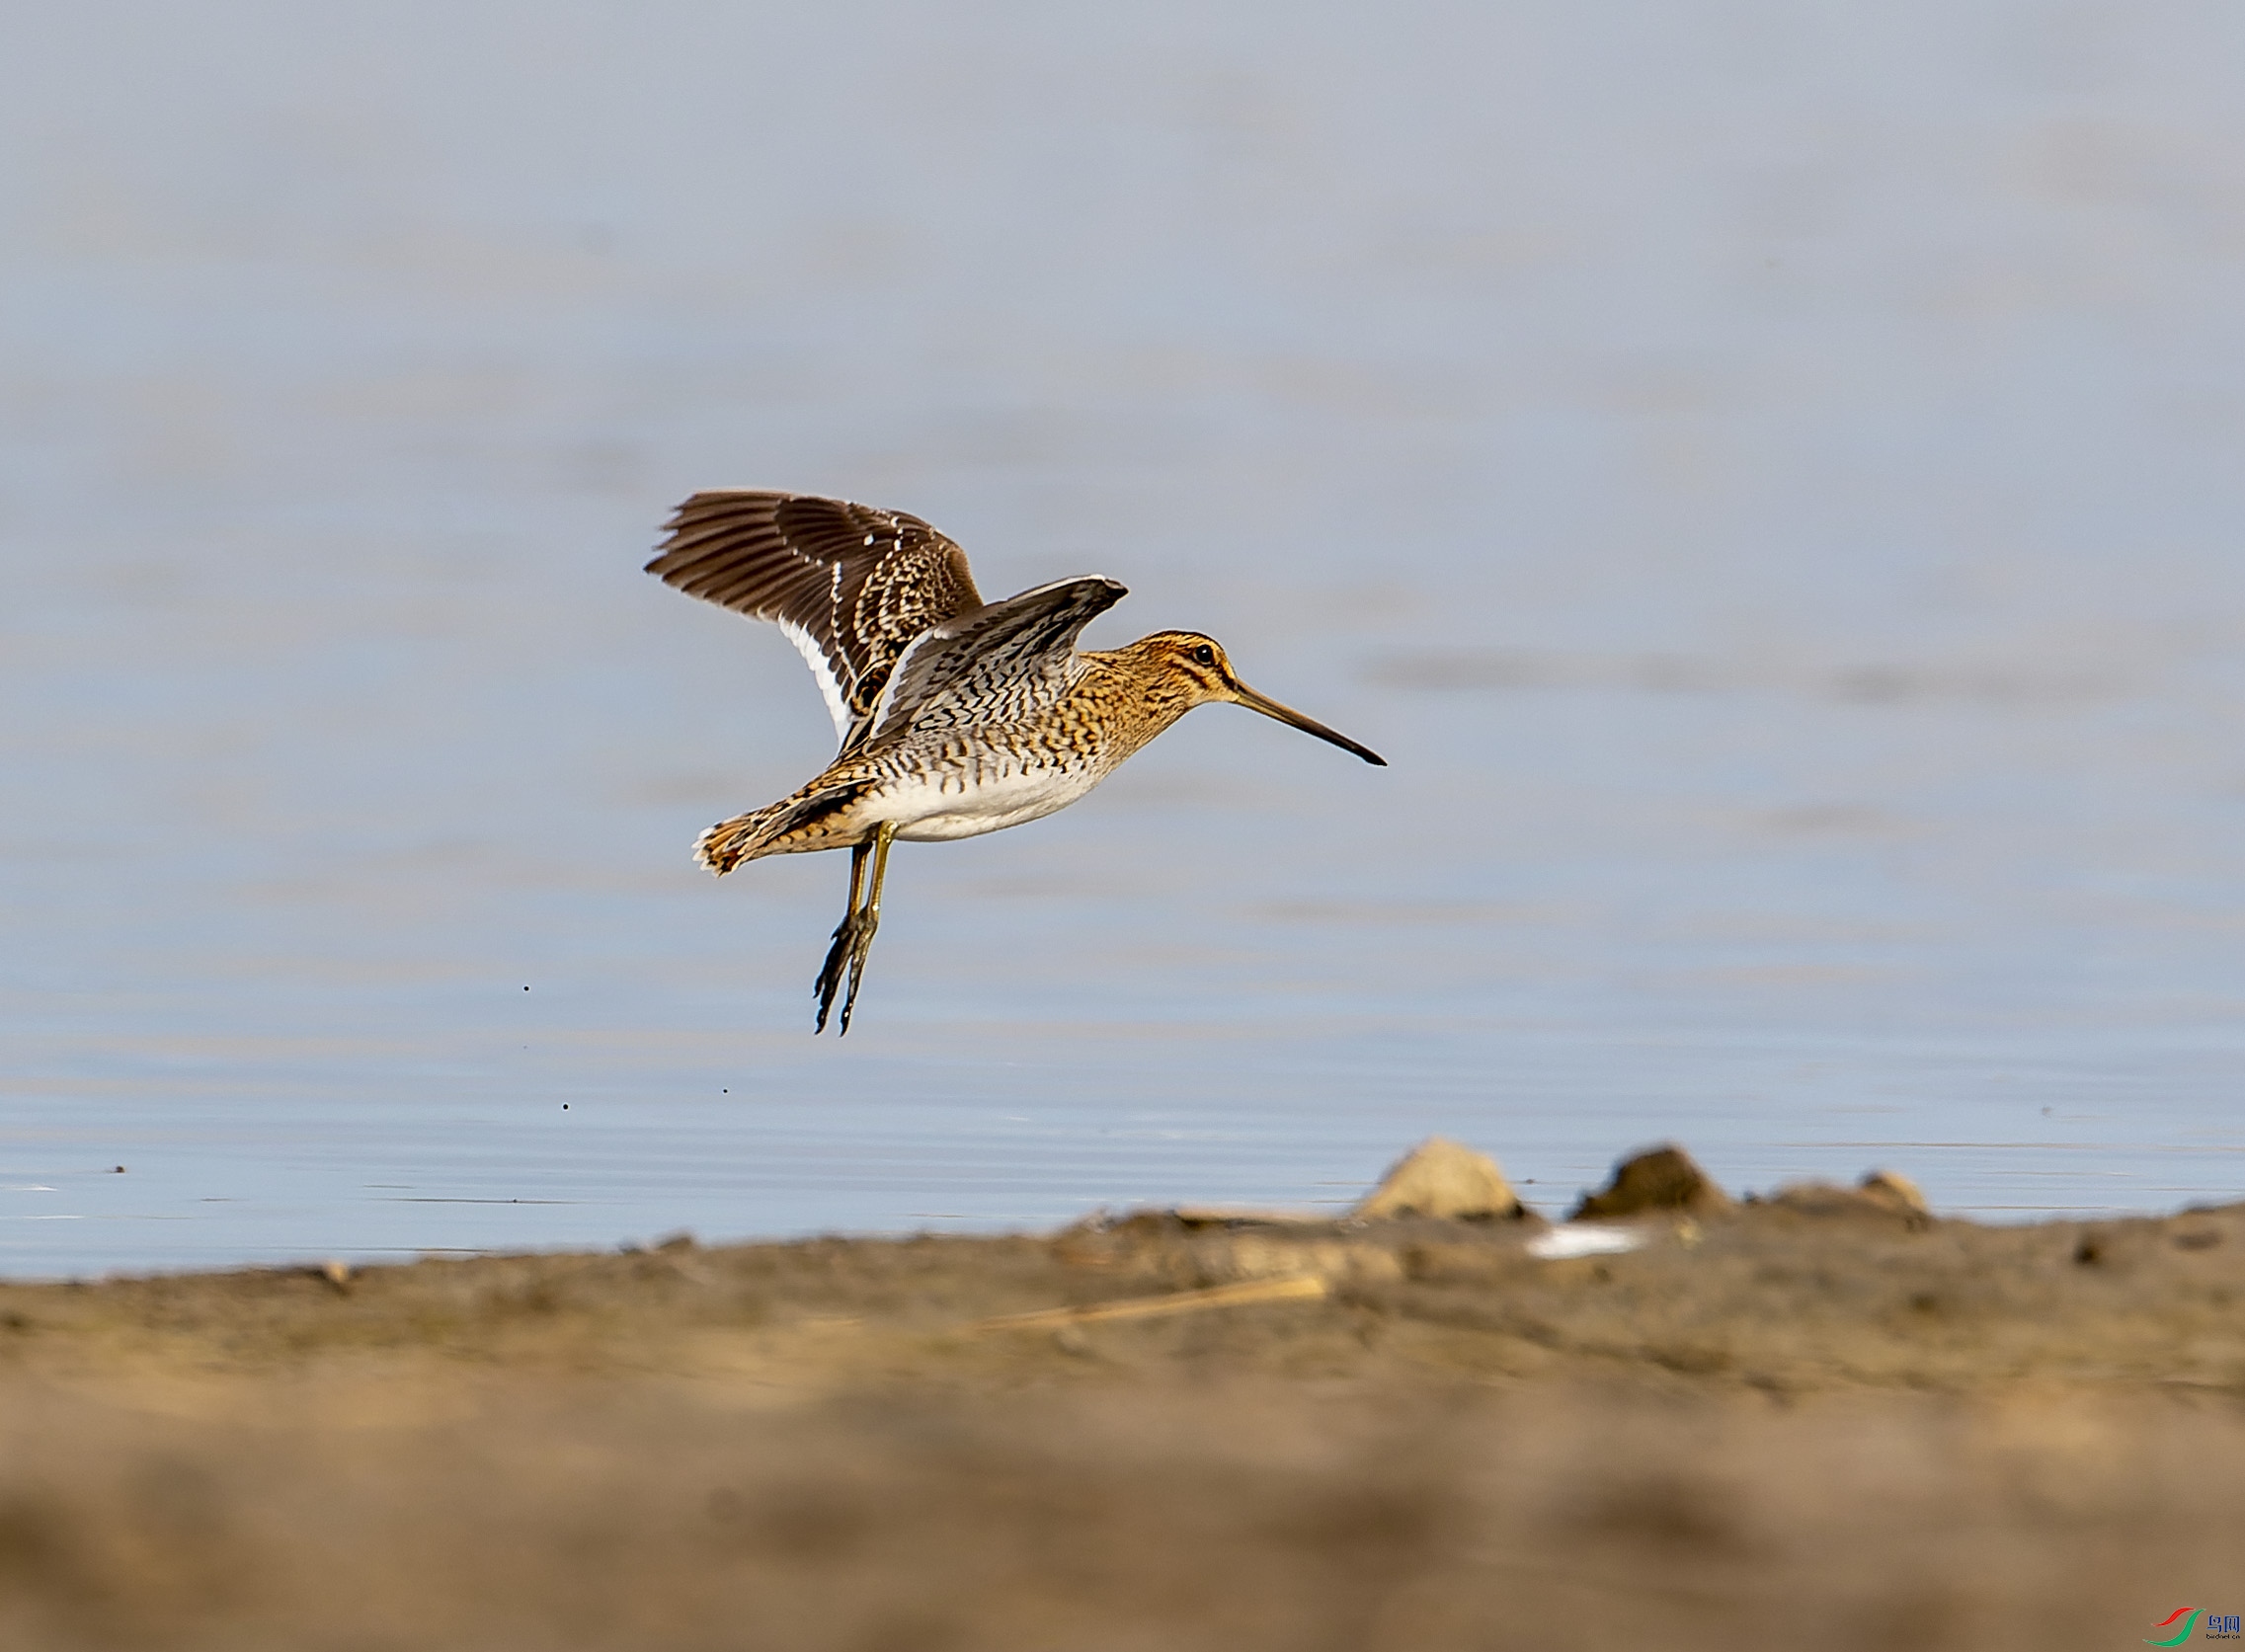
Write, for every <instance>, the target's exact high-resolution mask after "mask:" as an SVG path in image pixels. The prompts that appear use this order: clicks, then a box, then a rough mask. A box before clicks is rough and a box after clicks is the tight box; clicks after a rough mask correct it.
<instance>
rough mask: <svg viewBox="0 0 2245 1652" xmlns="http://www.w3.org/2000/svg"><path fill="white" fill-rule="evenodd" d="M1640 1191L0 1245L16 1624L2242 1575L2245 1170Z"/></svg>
mask: <svg viewBox="0 0 2245 1652" xmlns="http://www.w3.org/2000/svg"><path fill="white" fill-rule="evenodd" d="M1612 1226H1613V1227H1615V1228H1616V1229H1617V1230H1621V1231H1626V1232H1627V1233H1628V1234H1630V1235H1631V1236H1632V1237H1633V1239H1634V1240H1635V1241H1636V1243H1637V1248H1635V1249H1632V1250H1629V1251H1627V1252H1619V1253H1614V1254H1600V1255H1578V1256H1572V1257H1566V1256H1561V1257H1552V1256H1540V1255H1537V1254H1535V1249H1534V1245H1533V1241H1534V1240H1536V1238H1537V1237H1538V1235H1539V1234H1541V1233H1544V1232H1545V1231H1546V1229H1544V1228H1543V1227H1542V1225H1541V1224H1540V1223H1536V1222H1534V1221H1532V1220H1531V1221H1518V1220H1504V1219H1496V1220H1478V1221H1466V1220H1438V1219H1421V1218H1403V1219H1391V1220H1381V1221H1366V1222H1360V1223H1331V1222H1269V1221H1260V1220H1255V1219H1219V1218H1208V1219H1195V1220H1187V1219H1180V1218H1179V1217H1178V1216H1177V1215H1176V1214H1174V1213H1145V1214H1140V1215H1137V1216H1134V1217H1130V1218H1127V1219H1118V1220H1113V1221H1108V1222H1103V1223H1095V1224H1084V1225H1080V1226H1077V1227H1073V1228H1070V1229H1066V1230H1064V1231H1062V1232H1059V1233H1054V1234H1048V1235H1037V1236H1015V1237H995V1238H962V1237H950V1236H944V1237H922V1238H911V1239H899V1240H888V1239H882V1240H871V1239H843V1238H831V1239H819V1240H812V1241H807V1242H801V1243H789V1244H744V1245H726V1246H702V1245H698V1244H695V1243H693V1242H692V1241H690V1240H686V1239H680V1240H676V1241H673V1242H671V1243H668V1244H666V1245H664V1246H661V1247H658V1248H655V1249H650V1250H644V1251H637V1252H628V1253H610V1254H570V1255H540V1256H521V1257H492V1258H481V1259H470V1260H428V1261H422V1262H418V1263H413V1264H409V1265H400V1266H394V1267H375V1268H368V1269H364V1270H361V1271H357V1272H348V1271H345V1270H342V1269H332V1270H327V1271H322V1270H319V1269H286V1270H253V1271H243V1272H233V1273H219V1274H202V1275H191V1276H179V1277H167V1278H155V1279H140V1280H112V1281H107V1282H103V1283H98V1284H78V1285H38V1286H31V1285H13V1286H0V1645H5V1646H7V1647H19V1646H20V1647H55V1646H70V1647H74V1646H89V1647H92V1646H102V1647H140V1646H151V1647H152V1646H164V1647H205V1646H207V1647H212V1648H216V1647H226V1648H252V1647H264V1646H273V1647H281V1646H286V1647H320V1648H324V1647H335V1648H339V1649H341V1648H351V1649H360V1652H364V1649H374V1648H391V1647H396V1648H416V1649H425V1648H447V1647H461V1648H466V1647H478V1648H488V1647H517V1646H520V1647H524V1648H529V1647H556V1646H572V1647H575V1646H583V1647H635V1648H636V1647H682V1648H685V1647H712V1648H714V1647H732V1646H765V1645H769V1646H787V1647H806V1648H827V1647H835V1648H877V1647H897V1648H906V1647H913V1648H918V1647H951V1646H956V1647H962V1648H965V1647H977V1648H979V1647H1016V1646H1017V1647H1024V1648H1027V1647H1066V1648H1109V1647H1112V1648H1117V1649H1121V1648H1138V1647H1163V1648H1196V1647H1203V1646H1206V1647H1212V1648H1213V1647H1219V1646H1230V1647H1239V1646H1248V1647H1261V1646H1269V1647H1322V1646H1331V1647H1336V1648H1337V1647H1378V1648H1387V1647H1396V1648H1403V1647H1410V1648H1447V1647H1484V1646H1485V1647H1505V1646H1524V1645H1536V1646H1555V1647H1567V1646H1582V1647H1589V1646H1611V1645H1614V1644H1617V1643H1624V1644H1626V1643H1636V1644H1644V1645H1658V1646H1663V1647H1701V1646H1706V1647H1716V1646H1738V1645H1758V1644H1770V1645H1776V1644H1818V1645H1831V1646H1843V1647H1865V1648H1872V1647H1895V1648H1912V1649H1923V1648H1939V1647H1949V1646H1956V1647H1960V1648H1962V1647H1966V1646H1970V1647H1975V1648H1987V1647H2008V1646H2019V1647H2027V1646H2034V1647H2038V1648H2041V1647H2068V1646H2081V1647H2091V1646H2116V1645H2128V1644H2135V1643H2136V1641H2137V1639H2138V1637H2139V1636H2140V1634H2141V1631H2142V1628H2143V1626H2145V1625H2148V1624H2151V1623H2154V1622H2156V1621H2157V1620H2158V1619H2159V1618H2160V1617H2161V1616H2163V1615H2165V1613H2167V1612H2168V1611H2169V1610H2171V1609H2172V1608H2173V1607H2174V1606H2175V1605H2176V1604H2177V1603H2178V1602H2182V1601H2186V1600H2187V1601H2191V1602H2199V1601H2201V1599H2202V1598H2203V1599H2204V1601H2205V1604H2206V1605H2207V1606H2208V1607H2209V1609H2211V1608H2216V1607H2219V1608H2221V1609H2222V1610H2232V1609H2231V1608H2229V1607H2228V1606H2227V1604H2226V1603H2227V1602H2228V1601H2229V1600H2232V1599H2237V1600H2245V1566H2241V1565H2240V1563H2239V1561H2238V1558H2237V1557H2238V1556H2239V1555H2240V1554H2245V1495H2241V1490H2240V1488H2245V1206H2229V1207H2224V1208H2221V1209H2216V1210H2204V1211H2193V1212H2188V1213H2185V1214H2182V1215H2179V1216H2176V1217H2173V1218H2168V1219H2134V1220H2115V1221H2098V1222H2093V1223H2079V1222H2054V1223H2045V1224H2039V1225H2032V1226H2005V1227H1985V1226H1978V1225H1975V1224H1972V1223H1968V1222H1964V1221H1955V1220H1942V1219H1930V1218H1927V1217H1925V1216H1923V1215H1921V1214H1916V1213H1912V1212H1909V1211H1906V1210H1900V1209H1888V1208H1884V1207H1882V1206H1880V1205H1878V1204H1876V1203H1874V1202H1871V1201H1867V1200H1864V1199H1861V1198H1857V1197H1853V1196H1849V1195H1846V1194H1844V1193H1839V1192H1835V1193H1834V1196H1833V1197H1830V1198H1825V1199H1820V1200H1819V1199H1817V1198H1808V1199H1797V1200H1794V1201H1791V1202H1775V1203H1762V1204H1746V1205H1740V1206H1724V1207H1720V1208H1714V1209H1701V1210H1695V1211H1686V1210H1682V1209H1664V1210H1655V1211H1649V1212H1641V1213H1639V1214H1637V1215H1636V1216H1634V1217H1632V1218H1630V1219H1627V1220H1626V1221H1623V1222H1619V1223H1615V1224H1612ZM1547 1248H1548V1247H1547ZM2225 1590H2226V1591H2227V1592H2228V1593H2227V1595H2224V1593H2223V1592H2224V1591H2225ZM2170 1597H2172V1599H2170Z"/></svg>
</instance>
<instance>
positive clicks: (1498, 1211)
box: [1349, 1136, 1522, 1221]
mask: <svg viewBox="0 0 2245 1652" xmlns="http://www.w3.org/2000/svg"><path fill="white" fill-rule="evenodd" d="M1349 1214H1350V1215H1351V1216H1354V1217H1356V1218H1357V1219H1360V1220H1378V1219H1383V1218H1392V1217H1435V1218H1442V1219H1454V1220H1462V1221H1491V1220H1494V1219H1497V1218H1499V1217H1518V1216H1520V1215H1521V1214H1522V1209H1521V1205H1520V1201H1519V1199H1518V1197H1517V1196H1515V1195H1514V1193H1513V1191H1512V1184H1511V1183H1509V1182H1507V1181H1506V1180H1505V1179H1504V1172H1503V1171H1502V1170H1500V1169H1498V1168H1497V1163H1496V1160H1495V1159H1493V1158H1490V1157H1489V1156H1488V1155H1487V1154H1486V1153H1477V1152H1475V1151H1474V1149H1473V1148H1471V1147H1468V1146H1464V1145H1462V1144H1461V1143H1459V1142H1456V1141H1449V1140H1447V1139H1445V1138H1443V1137H1440V1136H1430V1137H1428V1138H1427V1139H1426V1140H1425V1141H1421V1142H1420V1143H1419V1144H1418V1145H1417V1146H1415V1147H1413V1148H1412V1149H1411V1150H1410V1151H1409V1152H1407V1153H1405V1154H1404V1155H1403V1157H1402V1158H1401V1159H1398V1160H1397V1161H1396V1163H1395V1165H1394V1166H1393V1167H1391V1168H1390V1170H1389V1171H1388V1173H1387V1175H1386V1176H1384V1177H1382V1178H1381V1180H1380V1185H1379V1186H1378V1187H1376V1188H1374V1189H1373V1190H1372V1192H1371V1193H1370V1194H1369V1195H1367V1196H1366V1197H1365V1199H1364V1201H1363V1202H1362V1203H1361V1204H1359V1205H1358V1206H1357V1207H1356V1209H1355V1210H1354V1211H1352V1212H1350V1213H1349Z"/></svg>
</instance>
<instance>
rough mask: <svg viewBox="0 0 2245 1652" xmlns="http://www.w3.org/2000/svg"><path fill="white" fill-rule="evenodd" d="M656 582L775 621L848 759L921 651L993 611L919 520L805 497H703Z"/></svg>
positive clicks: (683, 510)
mask: <svg viewBox="0 0 2245 1652" xmlns="http://www.w3.org/2000/svg"><path fill="white" fill-rule="evenodd" d="M647 572H648V573H650V574H658V575H661V576H662V578H663V580H664V581H665V582H666V583H667V584H670V585H674V586H676V587H678V589H679V590H682V591H684V592H685V593H686V594H687V595H689V596H698V597H701V598H702V599H703V600H704V601H709V602H715V603H717V604H718V605H720V606H721V607H727V608H731V609H732V610H733V611H734V612H735V613H741V614H747V615H748V616H749V617H750V618H751V619H769V620H776V621H777V622H778V624H779V627H780V629H781V630H783V631H785V632H786V633H787V635H788V638H789V639H790V640H791V641H792V642H793V643H794V644H795V646H796V647H797V648H798V649H800V650H801V651H802V654H803V658H804V660H805V661H806V662H807V663H808V664H809V665H810V668H811V674H812V675H813V676H815V677H817V678H818V680H819V688H820V691H821V692H822V693H824V694H825V696H826V701H827V710H828V711H830V712H831V713H833V715H834V725H835V734H836V736H837V737H838V738H839V739H840V740H841V742H842V749H843V750H844V751H847V750H849V749H850V748H851V747H855V746H857V745H859V744H861V743H862V742H863V741H864V739H865V737H866V735H867V734H868V733H869V732H870V731H871V729H872V726H873V711H874V707H875V706H876V705H878V704H879V703H880V700H881V690H882V689H883V688H884V687H886V686H887V685H888V681H889V677H890V675H891V673H892V672H894V671H895V669H896V667H897V662H898V660H899V659H900V658H901V657H902V656H903V655H904V653H905V651H906V649H907V648H909V647H910V646H911V644H912V642H913V640H914V639H915V638H916V637H918V636H920V635H921V633H922V632H923V631H925V630H926V629H927V628H928V627H929V626H931V625H935V624H938V623H940V622H942V621H944V620H948V619H950V618H952V617H953V616H955V615H958V614H961V613H967V612H972V611H974V610H976V609H979V608H980V607H981V606H982V597H981V595H980V594H979V593H978V592H977V591H976V590H975V582H974V576H973V575H972V574H970V573H969V572H968V571H967V553H966V552H964V551H962V550H960V549H959V547H958V546H956V545H954V544H953V543H951V541H950V540H948V539H946V538H944V537H943V535H942V534H940V533H938V532H936V531H935V530H934V529H933V528H931V527H929V526H928V525H927V524H926V523H925V522H923V521H922V520H921V519H920V518H919V517H918V516H908V515H906V514H905V513H904V512H903V511H877V510H875V509H874V508H873V507H871V506H869V505H851V504H849V503H848V502H847V501H844V500H839V499H817V498H812V497H810V496H808V495H803V494H781V493H758V492H751V491H748V490H745V489H740V490H734V489H727V490H723V491H720V492H714V493H701V494H695V495H694V496H693V497H692V498H691V499H689V500H687V501H686V502H685V503H684V504H683V505H682V506H680V507H679V509H678V511H677V513H676V514H675V515H673V516H672V517H671V520H670V522H669V523H668V525H667V530H666V537H665V538H664V540H663V548H662V552H661V554H660V555H658V556H657V557H656V558H655V560H654V561H653V562H650V563H649V564H648V565H647Z"/></svg>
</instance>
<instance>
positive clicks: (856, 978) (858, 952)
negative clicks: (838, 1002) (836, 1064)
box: [835, 906, 881, 1038]
mask: <svg viewBox="0 0 2245 1652" xmlns="http://www.w3.org/2000/svg"><path fill="white" fill-rule="evenodd" d="M880 927H881V908H880V907H878V906H868V907H867V908H866V909H865V910H863V911H861V912H859V913H858V914H857V926H856V932H855V933H854V934H853V935H852V936H851V937H850V943H849V990H848V991H847V992H844V993H843V994H842V1033H846V1032H848V1031H849V1012H850V1010H851V1009H853V1008H854V1007H855V1006H856V1003H857V983H859V982H860V981H862V980H864V979H865V955H866V954H867V953H868V952H870V951H872V950H873V932H874V931H875V930H876V929H878V928H880ZM842 1033H837V1034H836V1035H835V1036H836V1037H837V1038H839V1037H841V1036H842Z"/></svg>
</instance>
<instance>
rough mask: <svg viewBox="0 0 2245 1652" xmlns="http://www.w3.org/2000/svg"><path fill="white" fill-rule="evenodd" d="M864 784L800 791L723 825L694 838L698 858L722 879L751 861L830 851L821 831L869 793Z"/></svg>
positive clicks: (695, 856) (826, 834)
mask: <svg viewBox="0 0 2245 1652" xmlns="http://www.w3.org/2000/svg"><path fill="white" fill-rule="evenodd" d="M864 790H865V788H864V787H863V786H859V785H844V786H826V787H822V788H820V789H819V790H818V791H814V792H797V793H796V794H795V795H794V796H793V797H788V798H781V799H780V800H779V801H778V802H777V803H771V804H766V805H765V806H764V807H763V808H762V809H752V810H750V811H749V812H748V813H747V814H746V815H735V816H734V817H733V818H732V819H731V820H729V821H719V822H718V823H717V824H716V825H715V826H711V827H710V828H709V829H708V830H707V831H705V832H703V833H702V834H701V835H700V836H699V837H697V838H696V839H694V845H693V858H694V859H695V860H696V861H698V862H700V863H701V864H702V865H703V866H706V867H707V868H708V869H709V870H710V871H712V872H714V873H716V874H717V876H718V877H720V878H722V877H723V876H724V875H725V874H726V873H728V872H730V871H732V870H733V868H734V867H736V866H738V865H740V864H741V863H742V862H743V861H745V860H758V859H761V858H762V857H763V856H765V855H784V854H793V853H796V852H797V851H799V850H805V849H824V848H827V847H830V846H831V844H830V842H829V841H824V840H823V839H827V838H828V837H829V834H828V833H827V832H825V831H822V830H821V829H820V828H821V827H822V826H827V825H830V824H831V823H832V822H833V820H834V817H835V816H837V815H839V814H841V813H842V811H843V810H845V809H847V808H848V807H849V806H850V805H851V804H852V803H855V802H856V801H857V799H858V798H859V797H860V796H861V795H862V794H863V792H864Z"/></svg>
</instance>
